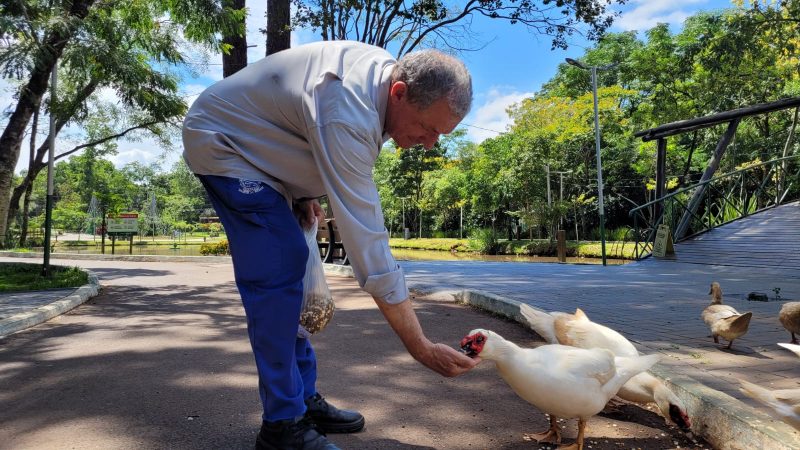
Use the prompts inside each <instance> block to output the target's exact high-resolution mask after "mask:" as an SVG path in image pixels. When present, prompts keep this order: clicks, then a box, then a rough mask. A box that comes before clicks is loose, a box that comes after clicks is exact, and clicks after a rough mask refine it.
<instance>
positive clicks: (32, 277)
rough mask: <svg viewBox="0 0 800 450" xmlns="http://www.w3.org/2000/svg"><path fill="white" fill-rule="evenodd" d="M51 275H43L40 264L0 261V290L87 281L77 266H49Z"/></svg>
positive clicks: (50, 286)
mask: <svg viewBox="0 0 800 450" xmlns="http://www.w3.org/2000/svg"><path fill="white" fill-rule="evenodd" d="M50 270H51V272H52V276H51V277H49V278H48V277H43V276H42V275H41V273H42V266H41V265H40V264H22V263H0V292H9V291H12V292H13V291H29V290H41V289H53V288H68V287H78V286H82V285H84V284H86V283H87V282H88V275H87V274H86V272H84V271H83V270H81V269H80V268H78V267H62V266H50Z"/></svg>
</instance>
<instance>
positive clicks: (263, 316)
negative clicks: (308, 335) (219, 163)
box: [198, 175, 317, 422]
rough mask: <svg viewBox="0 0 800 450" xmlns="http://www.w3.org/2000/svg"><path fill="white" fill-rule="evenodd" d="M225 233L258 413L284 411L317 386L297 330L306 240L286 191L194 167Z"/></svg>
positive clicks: (277, 416) (297, 407) (286, 415)
mask: <svg viewBox="0 0 800 450" xmlns="http://www.w3.org/2000/svg"><path fill="white" fill-rule="evenodd" d="M198 177H199V178H200V181H201V182H202V183H203V186H205V188H206V191H208V195H209V197H210V198H211V202H212V204H213V205H214V209H215V210H216V211H217V214H218V215H219V218H220V221H221V222H222V225H223V226H224V227H225V232H226V233H227V235H228V246H229V249H230V252H231V257H232V259H233V271H234V276H235V278H236V286H237V287H238V288H239V294H240V296H241V297H242V304H243V305H244V311H245V314H246V315H247V332H248V334H249V336H250V345H251V346H252V349H253V355H254V356H255V360H256V367H257V368H258V388H259V393H260V394H261V403H262V405H263V407H264V414H263V416H262V418H263V420H264V421H267V422H272V421H276V420H284V419H291V418H295V417H298V416H302V415H303V414H304V413H305V411H306V406H305V403H304V401H303V400H304V399H306V398H308V397H311V396H312V395H314V394H316V387H315V383H316V380H317V360H316V356H315V355H314V349H313V348H312V347H311V343H310V342H309V341H308V339H303V338H300V337H298V335H297V326H298V323H299V320H300V308H301V306H302V301H303V276H304V275H305V270H306V261H307V259H308V253H309V250H308V245H307V244H306V241H305V237H304V236H303V231H302V229H301V228H300V225H299V223H298V221H297V219H296V218H295V216H294V214H293V213H292V211H291V209H290V208H289V205H288V204H287V202H286V199H284V197H283V196H282V195H280V194H279V193H278V192H276V191H275V190H274V189H272V188H271V187H269V186H268V185H266V184H264V183H261V182H259V181H249V180H239V179H236V178H229V177H220V176H211V175H198Z"/></svg>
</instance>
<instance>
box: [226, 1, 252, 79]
mask: <svg viewBox="0 0 800 450" xmlns="http://www.w3.org/2000/svg"><path fill="white" fill-rule="evenodd" d="M224 3H225V7H226V8H230V9H244V6H245V0H225V2H224ZM242 20H243V21H245V20H246V19H242ZM245 30H246V28H245V24H244V23H242V32H241V34H238V33H237V34H234V35H229V36H225V37H224V38H223V39H222V42H223V43H225V44H229V45H231V49H230V50H229V51H228V53H227V54H225V53H223V54H222V76H223V77H224V78H227V77H229V76H231V75H233V74H235V73H236V72H238V71H240V70H242V69H244V68H245V67H247V36H246V31H245Z"/></svg>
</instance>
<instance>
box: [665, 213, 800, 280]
mask: <svg viewBox="0 0 800 450" xmlns="http://www.w3.org/2000/svg"><path fill="white" fill-rule="evenodd" d="M664 260H673V261H677V262H682V263H690V264H713V265H722V266H739V267H762V268H781V269H794V270H800V202H794V203H788V204H786V205H781V206H778V207H775V208H772V209H769V210H767V211H764V212H760V213H758V214H754V215H752V216H749V217H746V218H744V219H739V220H737V221H735V222H731V223H729V224H726V225H723V226H721V227H719V228H714V229H713V230H710V231H707V232H705V233H703V234H701V235H699V236H697V237H695V238H692V239H689V240H686V241H683V242H680V243H678V244H676V245H675V256H674V257H670V258H664Z"/></svg>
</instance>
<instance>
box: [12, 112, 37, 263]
mask: <svg viewBox="0 0 800 450" xmlns="http://www.w3.org/2000/svg"><path fill="white" fill-rule="evenodd" d="M38 125H39V109H36V111H34V112H33V122H32V123H31V139H30V143H29V145H30V150H29V155H28V173H30V172H32V171H33V161H34V158H35V157H36V129H37V127H38ZM32 192H33V183H29V184H28V188H27V189H25V200H23V202H24V203H23V204H22V221H21V223H20V226H19V246H20V247H24V246H25V241H26V240H27V239H28V213H29V211H30V205H31V193H32ZM11 209H12V208H11V205H9V211H10V210H11ZM11 217H13V216H9V218H8V222H9V224H10V223H11ZM9 226H10V225H9Z"/></svg>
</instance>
